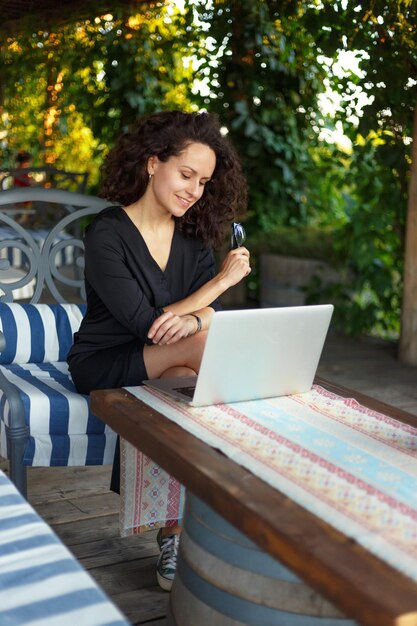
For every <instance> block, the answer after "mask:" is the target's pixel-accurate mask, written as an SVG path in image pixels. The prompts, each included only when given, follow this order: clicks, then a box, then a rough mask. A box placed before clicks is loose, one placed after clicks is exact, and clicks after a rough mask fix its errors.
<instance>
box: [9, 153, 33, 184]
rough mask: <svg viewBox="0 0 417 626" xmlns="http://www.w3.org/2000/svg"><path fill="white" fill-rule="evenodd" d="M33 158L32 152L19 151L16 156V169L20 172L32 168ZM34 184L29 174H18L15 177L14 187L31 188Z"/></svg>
mask: <svg viewBox="0 0 417 626" xmlns="http://www.w3.org/2000/svg"><path fill="white" fill-rule="evenodd" d="M32 162H33V157H32V155H31V154H30V152H27V151H26V150H19V152H18V153H17V155H16V168H17V169H19V170H25V169H27V168H29V167H31V166H32ZM31 184H32V177H31V175H30V174H29V172H16V173H15V175H14V176H13V186H14V187H30V185H31Z"/></svg>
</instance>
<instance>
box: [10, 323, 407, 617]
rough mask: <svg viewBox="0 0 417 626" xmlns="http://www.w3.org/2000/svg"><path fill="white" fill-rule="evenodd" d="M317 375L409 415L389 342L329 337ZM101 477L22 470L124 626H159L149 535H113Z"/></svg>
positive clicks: (159, 594)
mask: <svg viewBox="0 0 417 626" xmlns="http://www.w3.org/2000/svg"><path fill="white" fill-rule="evenodd" d="M318 373H319V374H320V375H321V376H323V377H325V378H327V379H329V380H333V381H334V382H337V383H341V384H343V385H345V386H347V387H350V388H352V389H357V390H358V391H361V392H363V393H367V394H369V395H373V396H375V397H378V398H379V399H380V400H382V401H384V402H387V403H389V404H393V405H395V406H399V407H401V408H403V409H405V410H407V411H410V412H411V413H415V414H416V415H417V384H416V383H417V368H412V367H407V366H405V365H401V364H400V363H399V362H398V361H397V360H396V356H395V346H393V345H391V344H388V343H386V342H383V341H378V340H372V339H364V340H352V339H349V338H344V337H340V336H337V335H333V336H329V337H328V340H327V341H326V346H325V349H324V352H323V355H322V359H321V362H320V366H319V371H318ZM0 467H1V468H2V469H4V470H5V471H7V464H6V463H4V462H1V463H0ZM109 480H110V468H109V467H88V468H54V469H49V468H30V469H29V481H28V482H29V489H28V490H29V500H30V502H31V504H32V505H33V506H34V507H35V509H36V510H37V511H38V512H39V514H40V515H41V516H42V517H43V518H44V519H45V520H46V521H47V522H48V523H49V524H50V525H51V526H52V528H53V529H54V530H55V532H56V533H57V534H58V535H59V536H60V537H61V539H62V541H63V542H64V543H65V544H66V545H67V546H68V547H69V548H70V550H71V551H72V552H73V554H74V555H75V556H76V557H77V558H78V559H79V560H80V562H81V563H82V565H83V566H84V567H85V568H86V569H87V570H88V571H89V572H90V573H91V575H92V576H93V577H94V578H95V579H96V580H97V582H98V583H99V585H101V587H102V588H103V589H104V590H105V592H106V593H107V594H108V595H109V596H110V597H111V598H112V599H113V601H114V602H115V603H116V604H117V605H118V606H119V607H120V609H121V610H122V611H123V613H124V614H125V615H126V617H127V619H128V621H129V622H130V623H131V624H146V625H152V626H162V625H165V624H166V619H165V617H166V611H167V603H168V598H169V595H168V594H167V593H166V592H164V591H161V590H160V589H159V587H158V586H157V584H156V577H155V564H156V558H157V554H158V550H157V546H156V541H155V535H156V533H155V532H151V533H147V534H145V535H142V536H140V537H128V538H124V539H122V538H120V537H119V532H118V504H119V503H118V498H119V496H117V495H116V494H114V493H112V492H110V491H109V488H108V486H109ZM190 626H191V625H190Z"/></svg>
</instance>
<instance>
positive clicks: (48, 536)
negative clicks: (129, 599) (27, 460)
mask: <svg viewBox="0 0 417 626" xmlns="http://www.w3.org/2000/svg"><path fill="white" fill-rule="evenodd" d="M0 606H1V619H0V622H1V623H2V624H4V625H6V624H8V625H9V626H18V625H21V626H23V624H33V626H36V625H37V626H39V625H42V626H56V625H57V624H59V626H74V624H77V625H78V626H128V622H127V621H126V619H125V618H124V617H123V615H122V614H121V612H120V611H119V609H118V608H116V606H115V605H114V604H113V603H112V602H111V601H110V599H109V598H108V597H107V596H106V595H105V594H104V592H103V591H102V590H101V589H100V588H99V587H98V585H97V583H96V582H95V581H94V580H93V578H92V577H91V576H90V574H88V573H87V572H86V571H85V570H84V569H83V568H82V566H81V565H80V564H79V563H78V562H77V561H76V559H75V558H74V556H73V555H72V554H71V553H70V551H69V550H68V549H67V548H66V547H65V546H64V545H63V544H62V543H61V541H60V540H59V539H58V538H57V536H56V535H55V534H54V533H53V532H52V530H51V529H50V528H49V526H48V525H47V524H46V523H45V522H44V521H43V520H42V519H41V518H40V517H39V515H38V514H37V513H36V512H35V511H34V510H33V508H32V507H31V506H30V505H29V504H28V503H27V502H26V501H25V500H24V499H23V498H22V496H21V495H20V494H19V493H18V491H17V490H16V488H15V486H14V485H13V484H12V483H11V482H10V481H9V480H8V479H7V478H6V476H5V475H4V474H3V473H2V472H1V471H0Z"/></svg>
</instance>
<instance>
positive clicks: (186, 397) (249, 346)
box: [144, 304, 333, 406]
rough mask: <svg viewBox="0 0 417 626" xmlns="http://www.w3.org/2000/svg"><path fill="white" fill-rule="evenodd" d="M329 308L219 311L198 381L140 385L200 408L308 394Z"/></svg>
mask: <svg viewBox="0 0 417 626" xmlns="http://www.w3.org/2000/svg"><path fill="white" fill-rule="evenodd" d="M332 313H333V305H331V304H321V305H312V306H297V307H284V308H268V309H246V310H238V311H218V312H216V313H215V314H214V316H213V319H212V321H211V324H210V328H209V331H208V334H207V341H206V345H205V348H204V354H203V359H202V362H201V367H200V372H199V374H198V376H193V377H190V378H165V379H162V380H161V379H155V380H145V381H144V384H146V385H148V386H150V387H154V388H156V389H159V390H161V391H163V392H165V393H168V394H169V395H171V396H173V397H175V398H177V399H180V400H183V401H185V402H188V403H190V404H192V405H193V406H205V405H209V404H220V403H229V402H241V401H243V400H258V399H260V398H270V397H275V396H286V395H290V394H293V393H303V392H305V391H308V390H309V389H311V386H312V384H313V379H314V376H315V374H316V370H317V366H318V363H319V359H320V355H321V352H322V349H323V344H324V340H325V338H326V334H327V330H328V328H329V324H330V319H331V317H332Z"/></svg>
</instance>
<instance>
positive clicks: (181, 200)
mask: <svg viewBox="0 0 417 626" xmlns="http://www.w3.org/2000/svg"><path fill="white" fill-rule="evenodd" d="M177 198H178V200H179V202H180V204H182V206H183V207H184V208H185V209H187V208H188V207H189V206H190V204H191V201H190V200H185V199H184V198H181V196H177Z"/></svg>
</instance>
